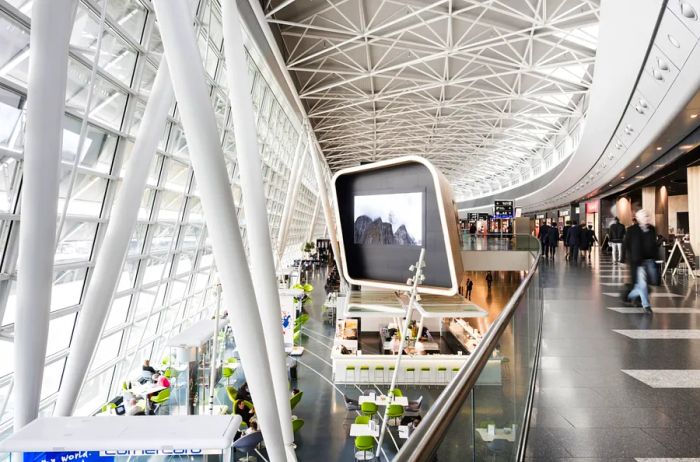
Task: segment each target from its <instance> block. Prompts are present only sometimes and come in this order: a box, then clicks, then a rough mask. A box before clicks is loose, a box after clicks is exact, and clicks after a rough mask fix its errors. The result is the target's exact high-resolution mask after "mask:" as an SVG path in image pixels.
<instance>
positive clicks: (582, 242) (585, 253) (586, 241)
mask: <svg viewBox="0 0 700 462" xmlns="http://www.w3.org/2000/svg"><path fill="white" fill-rule="evenodd" d="M579 228H580V229H581V235H580V237H579V244H578V249H579V252H580V253H581V260H585V259H586V258H587V257H588V258H590V255H589V251H590V250H589V249H590V248H591V237H590V236H589V234H588V229H587V228H586V224H585V223H581V224H580V225H579Z"/></svg>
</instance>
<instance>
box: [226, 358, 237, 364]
mask: <svg viewBox="0 0 700 462" xmlns="http://www.w3.org/2000/svg"><path fill="white" fill-rule="evenodd" d="M226 362H227V363H229V364H235V363H237V362H238V358H234V357H233V356H232V357H230V358H226Z"/></svg>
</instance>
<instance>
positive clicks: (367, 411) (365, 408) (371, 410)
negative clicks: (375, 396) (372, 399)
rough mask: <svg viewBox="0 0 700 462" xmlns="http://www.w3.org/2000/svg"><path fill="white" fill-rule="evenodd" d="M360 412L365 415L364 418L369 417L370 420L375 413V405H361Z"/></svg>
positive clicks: (376, 409)
mask: <svg viewBox="0 0 700 462" xmlns="http://www.w3.org/2000/svg"><path fill="white" fill-rule="evenodd" d="M360 410H361V411H362V414H363V415H366V416H369V417H370V418H372V417H374V415H375V414H376V413H377V411H378V408H377V405H376V404H374V403H362V404H361V405H360Z"/></svg>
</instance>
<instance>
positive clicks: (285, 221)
mask: <svg viewBox="0 0 700 462" xmlns="http://www.w3.org/2000/svg"><path fill="white" fill-rule="evenodd" d="M305 126H306V125H302V127H301V131H300V132H299V139H298V140H297V147H296V149H295V150H294V161H293V162H292V170H291V172H290V175H289V184H288V185H287V196H286V197H285V199H284V208H283V209H282V218H281V219H280V229H279V232H278V233H277V256H276V257H277V258H276V261H275V267H279V264H280V262H281V261H282V256H283V255H284V251H285V249H286V247H287V236H288V234H289V226H290V224H291V222H292V218H291V217H292V214H293V213H294V205H295V204H294V201H295V199H296V195H297V189H298V187H299V181H301V173H300V172H301V170H302V168H301V166H302V165H303V163H304V162H303V160H304V157H305V154H306V151H305V150H303V147H304V139H305V138H306V134H305Z"/></svg>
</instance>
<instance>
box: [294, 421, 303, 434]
mask: <svg viewBox="0 0 700 462" xmlns="http://www.w3.org/2000/svg"><path fill="white" fill-rule="evenodd" d="M303 426H304V419H294V420H292V432H294V433H296V432H298V431H299V429H300V428H301V427H303Z"/></svg>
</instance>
